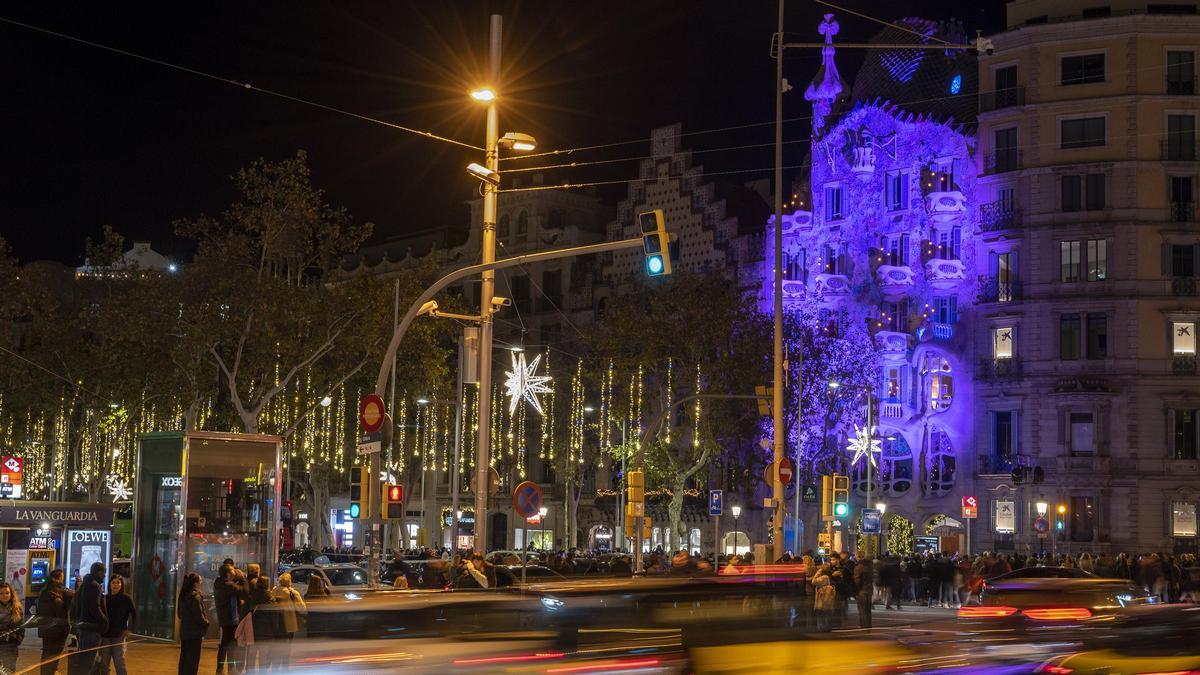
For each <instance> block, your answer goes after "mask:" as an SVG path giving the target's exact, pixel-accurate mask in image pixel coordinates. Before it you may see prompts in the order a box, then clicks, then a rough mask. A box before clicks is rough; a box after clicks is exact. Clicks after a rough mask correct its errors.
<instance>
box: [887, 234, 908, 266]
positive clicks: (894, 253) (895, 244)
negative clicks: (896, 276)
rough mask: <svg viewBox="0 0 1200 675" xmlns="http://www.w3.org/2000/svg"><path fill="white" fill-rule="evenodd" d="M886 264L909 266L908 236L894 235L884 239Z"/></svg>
mask: <svg viewBox="0 0 1200 675" xmlns="http://www.w3.org/2000/svg"><path fill="white" fill-rule="evenodd" d="M883 255H884V262H885V263H886V264H888V265H907V264H908V235H907V234H893V235H889V236H886V237H884V238H883Z"/></svg>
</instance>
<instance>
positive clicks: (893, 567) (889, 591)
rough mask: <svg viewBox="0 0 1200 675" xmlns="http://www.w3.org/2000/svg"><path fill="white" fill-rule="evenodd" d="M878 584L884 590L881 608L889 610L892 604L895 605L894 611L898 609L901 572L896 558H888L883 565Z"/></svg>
mask: <svg viewBox="0 0 1200 675" xmlns="http://www.w3.org/2000/svg"><path fill="white" fill-rule="evenodd" d="M879 583H880V584H881V585H882V586H883V587H884V589H885V590H884V596H883V608H884V609H891V608H892V603H895V605H896V609H900V596H901V592H900V589H901V571H900V560H899V559H898V558H895V557H892V558H889V559H888V560H887V562H885V563H884V564H883V569H881V570H879Z"/></svg>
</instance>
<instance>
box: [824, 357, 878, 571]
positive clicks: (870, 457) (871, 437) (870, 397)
mask: <svg viewBox="0 0 1200 675" xmlns="http://www.w3.org/2000/svg"><path fill="white" fill-rule="evenodd" d="M829 388H830V389H859V390H862V391H865V392H866V393H867V430H866V432H867V462H866V464H867V498H866V500H865V501H864V502H863V504H864V506H865V505H868V504H870V503H871V482H872V477H871V466H872V465H873V464H874V462H875V457H874V449H873V447H872V446H873V444H874V443H875V429H874V427H872V426H871V412H872V411H871V408H872V407H874V406H873V403H874V390H873V387H871V386H869V385H862V384H842V383H840V382H837V381H834V382H830V383H829ZM890 438H892V437H889V439H890ZM850 470H851V471H853V470H854V467H853V466H851V467H850ZM870 553H871V537H870V535H868V536H867V554H868V555H870Z"/></svg>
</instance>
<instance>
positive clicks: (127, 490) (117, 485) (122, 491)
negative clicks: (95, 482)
mask: <svg viewBox="0 0 1200 675" xmlns="http://www.w3.org/2000/svg"><path fill="white" fill-rule="evenodd" d="M104 482H105V483H107V487H108V494H110V495H112V498H113V502H127V501H129V500H131V499H133V488H131V487H129V483H127V482H125V479H124V478H121V477H120V476H116V475H111V474H110V475H109V476H108V477H107V478H106V479H105V481H104Z"/></svg>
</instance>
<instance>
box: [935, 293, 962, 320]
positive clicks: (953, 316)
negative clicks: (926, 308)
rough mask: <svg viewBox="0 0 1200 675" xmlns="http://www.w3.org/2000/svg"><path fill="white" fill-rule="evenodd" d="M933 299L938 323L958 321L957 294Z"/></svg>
mask: <svg viewBox="0 0 1200 675" xmlns="http://www.w3.org/2000/svg"><path fill="white" fill-rule="evenodd" d="M933 301H934V307H935V312H936V314H935V318H936V319H937V322H938V323H958V296H957V295H948V296H941V297H936V298H934V299H933Z"/></svg>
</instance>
